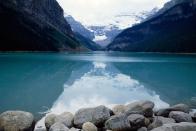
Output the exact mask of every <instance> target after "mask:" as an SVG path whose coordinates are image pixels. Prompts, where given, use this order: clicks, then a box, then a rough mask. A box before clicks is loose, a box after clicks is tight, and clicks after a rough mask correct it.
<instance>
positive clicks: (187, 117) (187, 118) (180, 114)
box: [169, 111, 193, 122]
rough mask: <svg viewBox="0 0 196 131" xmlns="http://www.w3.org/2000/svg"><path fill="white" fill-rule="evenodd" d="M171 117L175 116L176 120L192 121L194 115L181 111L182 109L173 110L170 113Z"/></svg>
mask: <svg viewBox="0 0 196 131" xmlns="http://www.w3.org/2000/svg"><path fill="white" fill-rule="evenodd" d="M169 117H170V118H173V119H174V120H175V121H176V122H192V121H193V120H192V117H191V115H190V114H187V113H184V112H180V111H172V112H170V114H169Z"/></svg>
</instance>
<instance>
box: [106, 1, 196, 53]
mask: <svg viewBox="0 0 196 131" xmlns="http://www.w3.org/2000/svg"><path fill="white" fill-rule="evenodd" d="M175 1H176V0H175ZM178 2H179V1H178ZM178 2H177V3H176V4H173V3H172V6H171V3H170V4H166V6H165V7H164V8H163V9H162V10H161V11H162V12H159V14H158V15H155V17H153V18H151V19H150V20H148V21H145V22H143V23H141V24H138V25H136V26H134V27H132V28H129V29H126V30H125V31H123V32H122V33H121V34H119V35H118V36H117V37H116V38H115V39H114V41H113V42H112V43H111V44H110V45H109V46H108V50H118V51H136V52H196V25H195V23H196V8H195V7H196V6H195V0H184V1H182V0H180V2H179V3H178ZM169 6H171V7H170V8H169V9H165V8H168V7H169ZM163 10H164V11H163Z"/></svg>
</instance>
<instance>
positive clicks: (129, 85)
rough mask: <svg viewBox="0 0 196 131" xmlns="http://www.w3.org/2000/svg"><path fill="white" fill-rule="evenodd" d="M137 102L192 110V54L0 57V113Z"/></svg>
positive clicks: (195, 90)
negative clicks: (184, 107)
mask: <svg viewBox="0 0 196 131" xmlns="http://www.w3.org/2000/svg"><path fill="white" fill-rule="evenodd" d="M135 100H151V101H154V102H155V103H156V105H157V106H156V108H160V107H167V106H169V105H170V104H176V103H181V102H184V103H187V104H189V105H190V106H192V107H193V108H196V55H180V54H178V55H177V54H153V53H119V52H110V53H104V52H94V53H0V112H3V111H6V110H25V111H30V112H32V113H34V115H35V116H40V114H42V113H43V112H45V111H47V110H50V111H52V112H55V113H61V112H62V111H65V110H66V111H71V112H74V111H76V110H77V109H78V108H81V107H91V106H96V105H107V106H109V107H111V106H112V105H114V104H125V103H128V102H131V101H135Z"/></svg>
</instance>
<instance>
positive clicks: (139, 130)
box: [137, 127, 148, 131]
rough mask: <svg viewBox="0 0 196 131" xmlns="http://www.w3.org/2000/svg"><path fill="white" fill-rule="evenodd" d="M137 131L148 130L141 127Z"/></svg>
mask: <svg viewBox="0 0 196 131" xmlns="http://www.w3.org/2000/svg"><path fill="white" fill-rule="evenodd" d="M137 131H148V129H147V128H146V127H142V128H140V129H138V130H137Z"/></svg>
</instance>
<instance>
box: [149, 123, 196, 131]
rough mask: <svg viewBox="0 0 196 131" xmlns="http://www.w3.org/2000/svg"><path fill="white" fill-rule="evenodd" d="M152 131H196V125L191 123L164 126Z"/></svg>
mask: <svg viewBox="0 0 196 131" xmlns="http://www.w3.org/2000/svg"><path fill="white" fill-rule="evenodd" d="M152 131H196V124H195V123H189V122H182V123H170V124H164V125H163V126H161V127H158V128H155V129H153V130H152Z"/></svg>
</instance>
